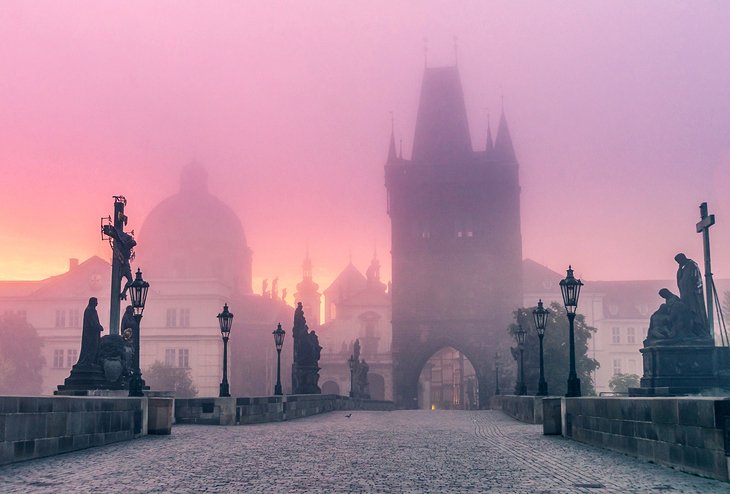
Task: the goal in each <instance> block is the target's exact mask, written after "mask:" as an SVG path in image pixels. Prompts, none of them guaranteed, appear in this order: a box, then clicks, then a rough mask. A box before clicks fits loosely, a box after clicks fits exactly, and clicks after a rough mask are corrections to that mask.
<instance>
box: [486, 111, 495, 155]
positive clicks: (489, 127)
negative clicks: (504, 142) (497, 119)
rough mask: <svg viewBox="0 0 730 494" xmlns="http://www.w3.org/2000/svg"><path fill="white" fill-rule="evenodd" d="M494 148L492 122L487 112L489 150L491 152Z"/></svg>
mask: <svg viewBox="0 0 730 494" xmlns="http://www.w3.org/2000/svg"><path fill="white" fill-rule="evenodd" d="M493 149H494V141H493V140H492V123H491V118H489V113H488V112H487V152H488V153H489V152H491V151H492V150H493Z"/></svg>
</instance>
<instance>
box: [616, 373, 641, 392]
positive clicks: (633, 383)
mask: <svg viewBox="0 0 730 494" xmlns="http://www.w3.org/2000/svg"><path fill="white" fill-rule="evenodd" d="M639 379H640V378H639V376H637V375H636V374H621V373H618V374H614V375H613V377H612V378H611V380H610V381H608V387H609V388H611V391H613V392H615V393H628V392H629V388H638V387H639Z"/></svg>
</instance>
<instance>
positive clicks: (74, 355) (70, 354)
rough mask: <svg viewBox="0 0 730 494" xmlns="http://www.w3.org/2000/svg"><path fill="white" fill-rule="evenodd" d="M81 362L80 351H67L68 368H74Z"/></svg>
mask: <svg viewBox="0 0 730 494" xmlns="http://www.w3.org/2000/svg"><path fill="white" fill-rule="evenodd" d="M78 360H79V351H78V350H76V349H75V348H74V349H71V350H66V367H73V366H74V364H75V363H76V362H78Z"/></svg>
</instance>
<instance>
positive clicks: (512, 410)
mask: <svg viewBox="0 0 730 494" xmlns="http://www.w3.org/2000/svg"><path fill="white" fill-rule="evenodd" d="M542 399H543V397H542V396H518V395H494V396H492V398H491V403H490V408H492V409H494V410H502V411H503V412H504V413H506V414H507V415H509V416H510V417H512V418H515V419H517V420H519V421H520V422H527V423H528V424H542Z"/></svg>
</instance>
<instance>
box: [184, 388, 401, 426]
mask: <svg viewBox="0 0 730 494" xmlns="http://www.w3.org/2000/svg"><path fill="white" fill-rule="evenodd" d="M393 409H394V406H393V402H391V401H378V400H356V399H352V398H348V397H346V396H338V395H287V396H259V397H251V398H234V397H230V398H177V399H176V400H175V422H176V423H178V424H211V425H244V424H257V423H263V422H281V421H284V420H292V419H297V418H302V417H307V416H310V415H316V414H319V413H326V412H332V411H335V410H393Z"/></svg>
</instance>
